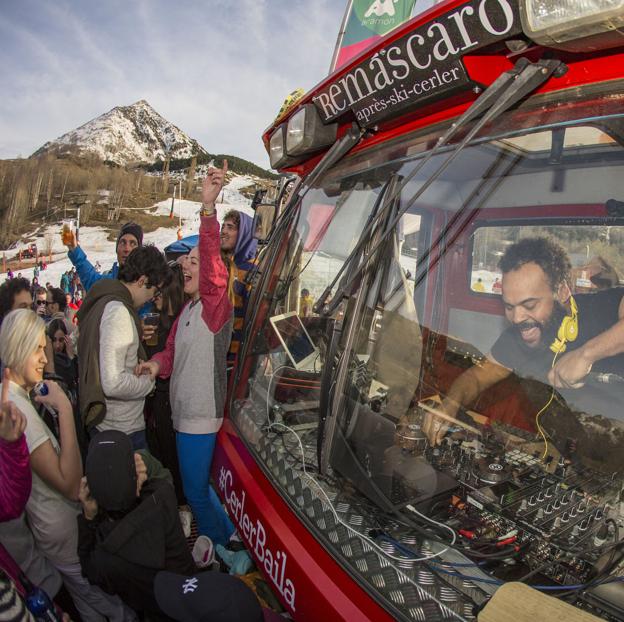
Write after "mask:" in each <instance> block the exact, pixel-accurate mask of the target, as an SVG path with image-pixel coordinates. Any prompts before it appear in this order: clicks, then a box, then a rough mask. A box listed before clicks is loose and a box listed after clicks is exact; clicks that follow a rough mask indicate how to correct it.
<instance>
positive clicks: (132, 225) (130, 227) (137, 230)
mask: <svg viewBox="0 0 624 622" xmlns="http://www.w3.org/2000/svg"><path fill="white" fill-rule="evenodd" d="M126 233H129V234H130V235H133V236H134V237H135V238H136V239H137V242H138V243H139V246H143V229H141V225H137V224H136V222H127V223H126V224H125V225H122V226H121V229H120V230H119V235H118V236H117V243H116V244H115V248H117V246H119V240H120V239H121V236H122V235H126Z"/></svg>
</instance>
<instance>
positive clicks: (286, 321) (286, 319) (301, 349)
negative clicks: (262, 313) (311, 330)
mask: <svg viewBox="0 0 624 622" xmlns="http://www.w3.org/2000/svg"><path fill="white" fill-rule="evenodd" d="M270 322H271V326H272V327H273V330H274V331H275V334H276V335H277V337H278V338H279V340H280V343H281V344H282V346H283V347H284V351H285V352H286V354H287V355H288V358H289V359H290V362H291V363H292V366H293V367H294V368H295V369H298V370H302V371H316V370H315V365H318V362H317V359H318V356H319V351H318V348H317V347H316V346H315V345H314V342H313V341H312V339H311V338H310V335H309V334H308V331H307V330H306V329H305V327H304V325H303V323H302V322H301V318H300V317H299V315H297V312H296V311H291V312H290V313H283V314H282V315H274V316H273V317H272V318H270ZM319 371H320V369H319Z"/></svg>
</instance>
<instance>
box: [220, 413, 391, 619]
mask: <svg viewBox="0 0 624 622" xmlns="http://www.w3.org/2000/svg"><path fill="white" fill-rule="evenodd" d="M212 474H213V477H214V481H215V483H216V489H217V493H218V494H219V496H220V497H221V499H222V500H223V502H224V503H225V505H226V507H227V508H228V511H229V513H230V516H231V517H232V518H233V520H234V522H235V524H236V525H237V527H238V532H239V534H240V535H241V538H242V539H243V540H244V541H245V543H246V544H247V546H248V549H249V551H250V552H251V553H252V555H253V557H254V559H255V561H256V564H257V565H258V568H259V569H260V570H261V571H262V573H263V574H264V575H265V577H266V578H267V581H269V582H270V583H272V584H273V587H274V591H275V594H276V595H277V597H278V598H279V599H280V601H281V602H282V603H283V605H284V606H285V607H287V608H288V610H289V611H290V612H291V614H292V615H293V617H294V618H295V620H297V621H299V620H301V621H304V622H305V621H307V620H309V621H310V622H318V620H319V619H322V620H327V621H328V622H329V621H333V620H348V621H349V622H354V621H356V620H357V621H358V622H360V621H362V622H367V621H370V622H377V621H378V622H390V621H391V620H393V618H392V616H390V615H389V614H388V613H387V612H386V611H385V610H384V609H382V608H381V607H380V606H379V605H378V604H377V603H376V602H375V601H374V600H373V599H372V598H371V597H370V596H369V595H368V594H367V593H366V592H365V591H364V590H363V589H362V588H360V587H359V586H358V585H357V584H356V583H355V581H354V580H353V579H352V578H351V577H350V576H349V575H348V574H347V573H346V572H345V571H344V570H343V569H342V568H341V567H340V566H339V565H338V564H337V563H336V561H334V559H333V558H332V557H331V556H330V555H329V553H328V552H327V551H326V550H325V548H324V547H323V546H322V545H321V544H320V543H319V542H318V541H317V540H316V539H315V538H314V536H313V535H312V534H311V533H310V532H309V531H308V529H307V527H305V526H304V525H303V524H302V523H301V522H300V521H299V519H298V518H297V516H296V515H295V514H294V513H293V512H292V511H291V509H290V508H289V506H288V505H287V504H286V503H285V502H284V500H283V499H282V498H281V497H280V495H279V494H278V493H277V492H276V490H275V489H274V488H273V486H272V484H271V483H270V482H269V480H268V479H267V478H266V476H265V475H264V473H263V472H262V470H261V469H260V467H258V465H257V464H256V462H255V460H254V458H253V457H252V456H251V454H250V453H249V451H248V450H247V448H246V447H245V445H244V443H243V441H242V440H241V439H240V438H239V437H238V434H237V432H236V429H235V428H234V426H233V424H232V423H231V422H230V421H229V420H225V421H224V423H223V427H222V428H221V432H220V433H219V439H218V442H217V446H216V448H215V455H214V459H213V468H212Z"/></svg>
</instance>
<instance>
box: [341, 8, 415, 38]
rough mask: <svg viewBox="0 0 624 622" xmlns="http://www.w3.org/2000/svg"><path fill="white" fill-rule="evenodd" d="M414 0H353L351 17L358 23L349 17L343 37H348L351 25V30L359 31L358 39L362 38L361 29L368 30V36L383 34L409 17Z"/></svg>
mask: <svg viewBox="0 0 624 622" xmlns="http://www.w3.org/2000/svg"><path fill="white" fill-rule="evenodd" d="M415 2H416V0H353V7H352V13H351V17H352V18H356V19H357V22H359V24H356V23H354V22H355V21H356V20H355V19H350V20H349V22H350V23H349V25H348V29H347V33H345V38H350V37H349V35H350V34H352V33H353V31H352V30H351V29H352V28H353V27H354V28H353V30H355V31H356V32H357V31H359V35H360V36H359V37H358V38H359V39H361V38H363V37H362V36H361V35H362V34H363V32H362V31H368V32H367V34H366V36H368V37H370V36H372V35H385V34H386V33H388V32H390V31H391V30H393V29H394V28H396V27H397V26H400V25H401V24H402V23H403V22H405V21H407V20H408V19H409V18H410V17H411V15H412V10H413V8H414V4H415ZM358 26H359V27H358ZM350 31H351V32H350ZM353 34H356V33H353ZM356 36H357V35H356ZM353 42H354V41H353ZM353 42H352V43H353Z"/></svg>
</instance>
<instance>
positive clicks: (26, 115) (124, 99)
mask: <svg viewBox="0 0 624 622" xmlns="http://www.w3.org/2000/svg"><path fill="white" fill-rule="evenodd" d="M346 4H347V2H346V0H173V1H171V0H170V1H165V0H0V41H1V43H0V84H2V95H1V96H0V158H14V157H20V156H21V157H28V156H29V155H31V154H32V153H33V152H34V151H35V150H36V149H38V148H39V147H40V146H41V145H43V144H44V143H45V142H47V141H48V140H53V139H55V138H58V137H59V136H61V135H62V134H64V133H65V132H68V131H69V130H72V129H74V128H76V127H78V126H80V125H82V124H83V123H86V122H87V121H89V120H91V119H93V118H95V117H97V116H99V115H101V114H103V113H105V112H107V111H109V110H110V109H111V108H114V107H115V106H122V105H129V104H132V103H134V102H136V101H138V100H140V99H146V100H147V101H148V102H149V103H150V104H151V106H152V107H153V108H154V109H155V110H156V111H158V112H159V113H160V114H161V115H162V116H164V117H165V118H166V119H167V120H168V121H170V122H171V123H173V124H175V125H177V126H178V127H179V128H180V129H181V130H183V131H184V132H186V133H187V134H188V135H189V136H191V137H192V138H195V139H196V140H198V141H199V142H200V144H202V145H203V146H204V147H205V148H206V149H207V150H208V151H209V152H210V153H227V154H231V155H235V156H239V157H242V158H245V159H247V160H251V161H252V162H255V163H256V164H259V165H260V166H262V167H264V168H268V167H269V160H268V156H267V154H266V151H265V149H264V146H263V144H262V140H261V135H262V132H263V130H264V129H266V127H267V126H268V125H269V124H270V123H271V121H272V120H273V119H274V118H275V116H276V115H277V112H278V111H279V108H280V106H281V105H282V103H283V101H284V99H285V98H286V96H287V95H288V94H289V93H290V92H291V91H293V90H294V89H296V88H298V87H302V88H304V89H305V90H306V91H307V90H309V89H310V88H312V87H313V86H314V85H315V84H317V83H318V82H320V81H321V80H322V79H323V78H324V77H325V76H326V75H327V72H328V69H329V64H330V62H331V57H332V53H333V50H334V45H335V43H336V37H337V34H338V30H339V28H340V23H341V20H342V17H343V14H344V11H345V8H346Z"/></svg>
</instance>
